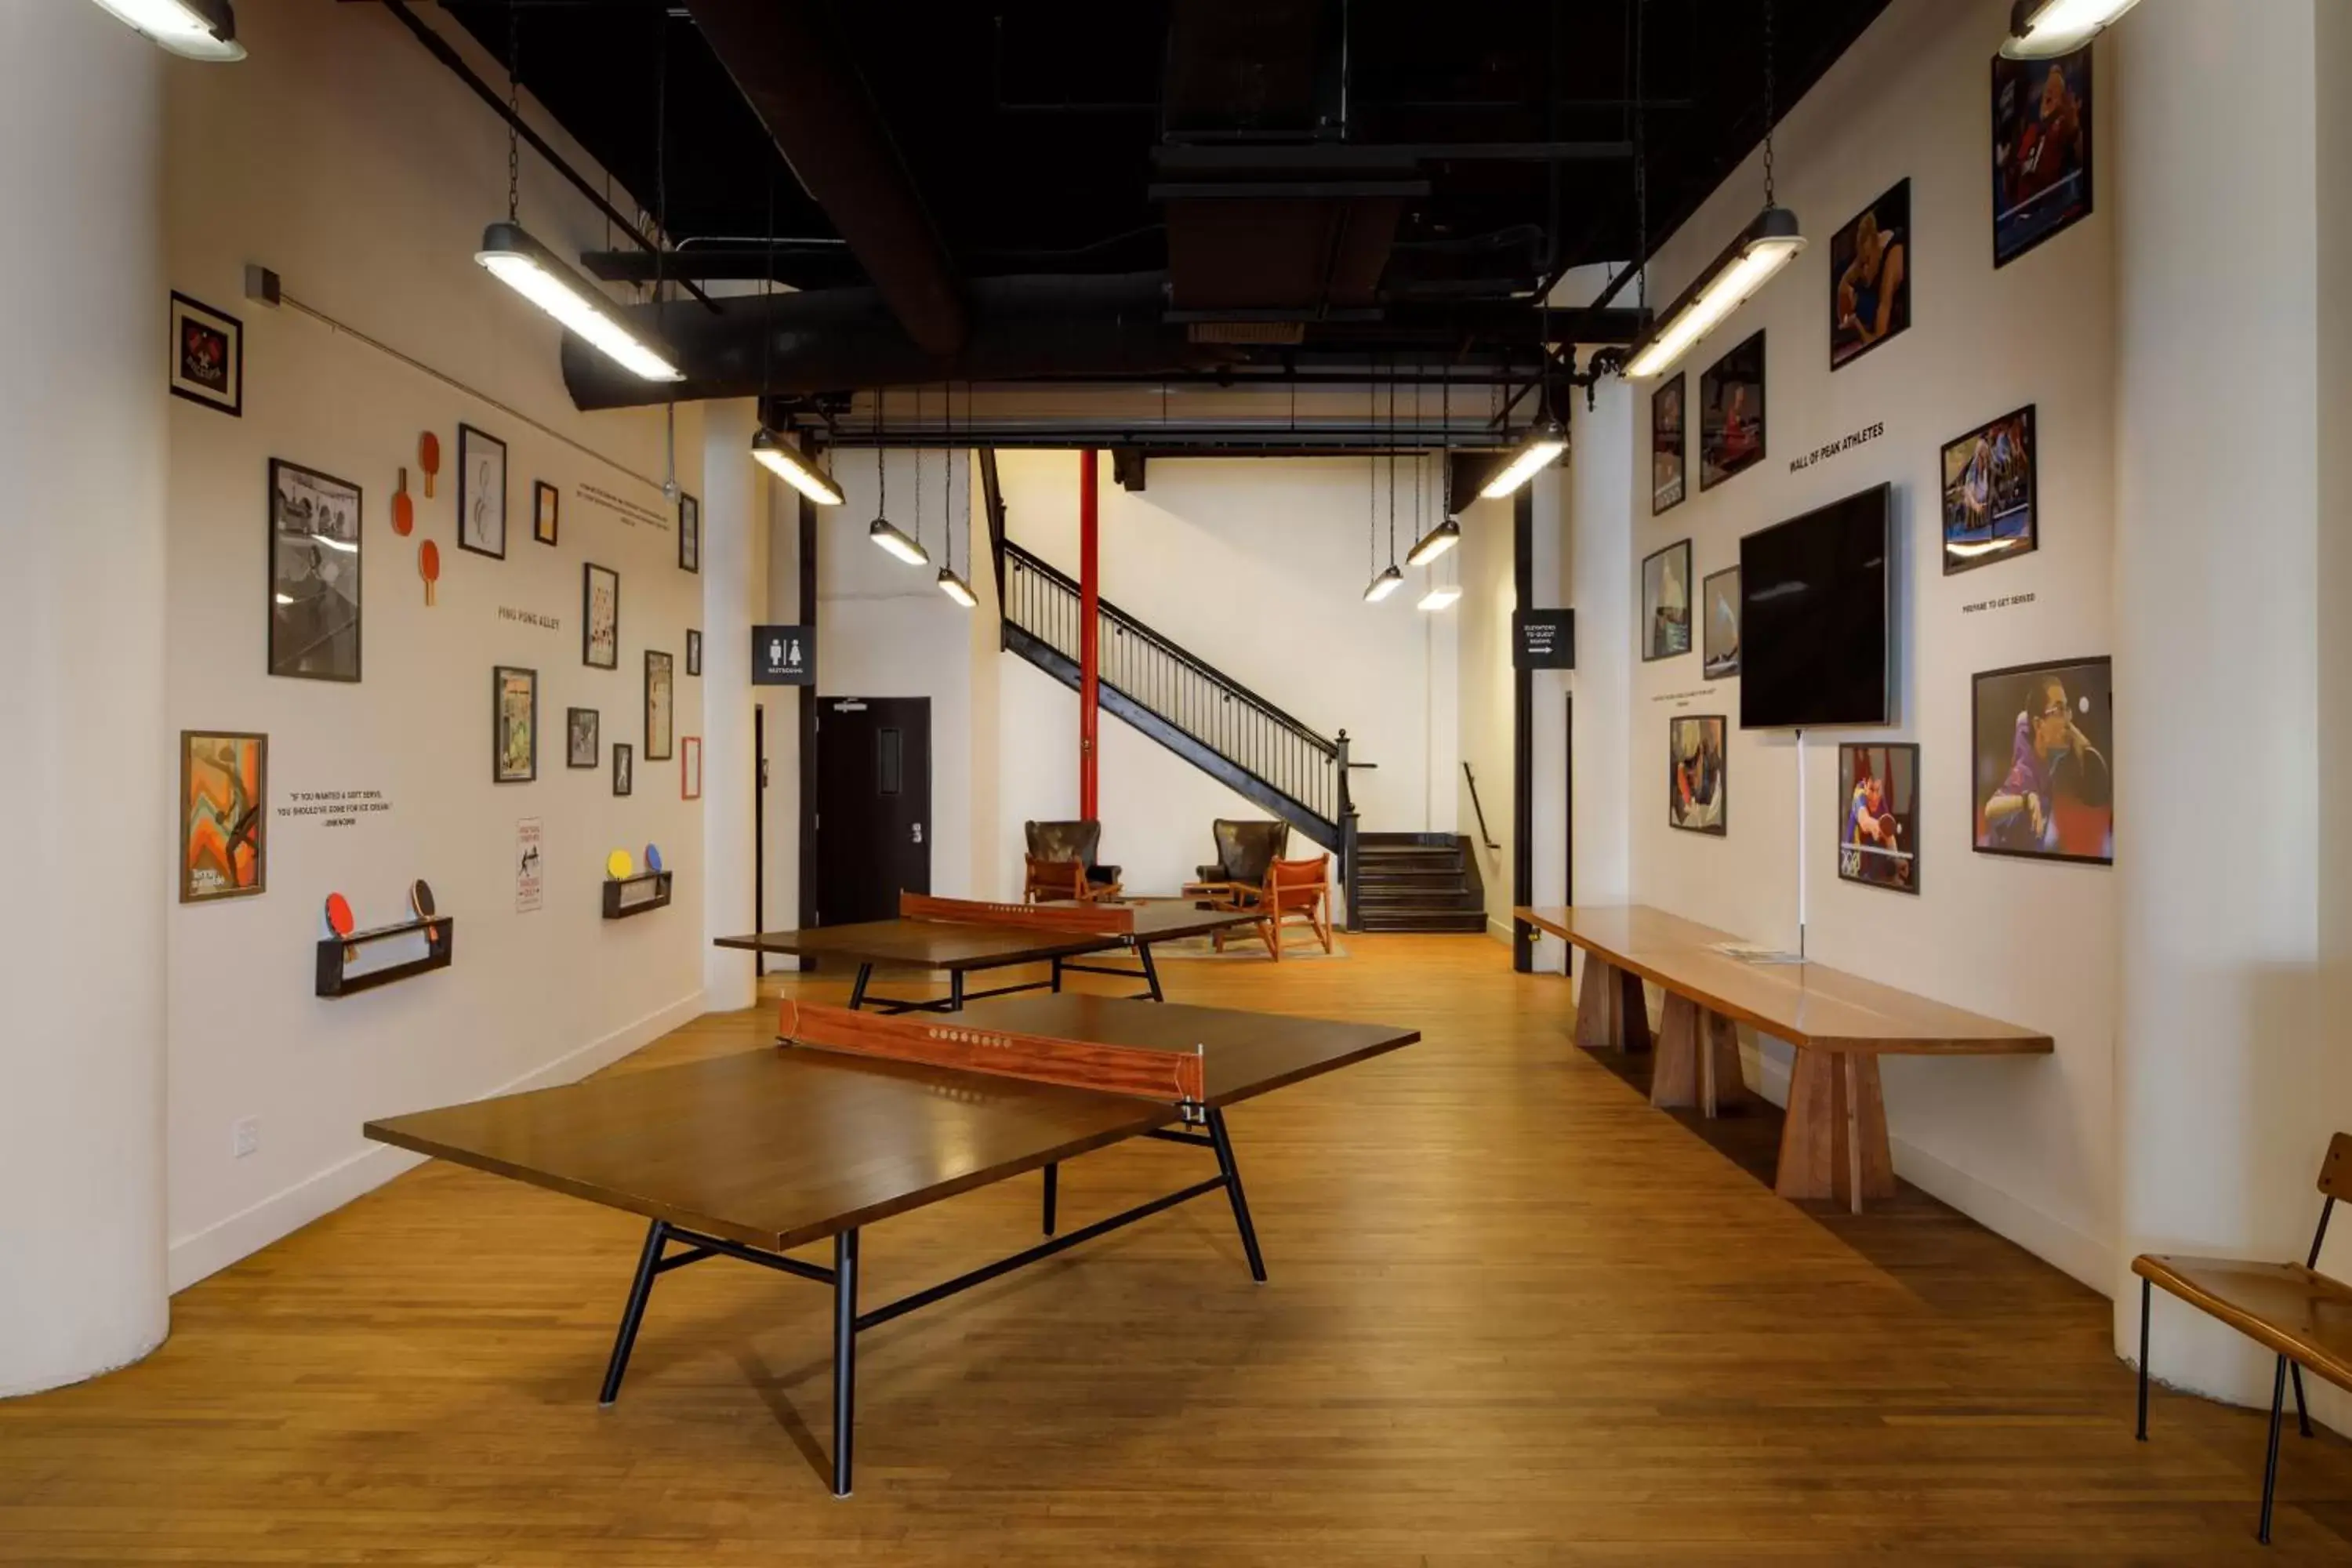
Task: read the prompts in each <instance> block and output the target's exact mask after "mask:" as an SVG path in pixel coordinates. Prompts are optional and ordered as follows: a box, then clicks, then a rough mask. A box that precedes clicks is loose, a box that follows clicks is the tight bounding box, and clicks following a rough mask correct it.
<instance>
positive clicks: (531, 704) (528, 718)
mask: <svg viewBox="0 0 2352 1568" xmlns="http://www.w3.org/2000/svg"><path fill="white" fill-rule="evenodd" d="M537 777H539V671H537V670H535V669H518V668H515V667H514V666H512V665H507V664H502V665H499V666H498V667H497V668H494V669H492V670H491V671H490V779H491V782H492V783H494V784H529V783H530V781H531V780H533V779H535V778H537Z"/></svg>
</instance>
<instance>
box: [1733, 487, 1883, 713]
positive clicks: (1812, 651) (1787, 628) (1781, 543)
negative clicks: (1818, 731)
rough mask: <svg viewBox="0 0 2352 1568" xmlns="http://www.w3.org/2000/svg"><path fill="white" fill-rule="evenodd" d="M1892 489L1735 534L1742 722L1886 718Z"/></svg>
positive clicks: (1866, 492)
mask: <svg viewBox="0 0 2352 1568" xmlns="http://www.w3.org/2000/svg"><path fill="white" fill-rule="evenodd" d="M1888 495H1889V491H1888V488H1887V487H1886V486H1885V485H1879V486H1877V487H1875V488H1874V489H1866V490H1864V491H1862V492H1861V493H1860V494H1859V495H1851V496H1848V497H1846V498H1845V499H1844V500H1841V501H1832V502H1831V503H1830V504H1829V505H1828V506H1825V507H1822V508H1821V509H1820V510H1816V511H1809V512H1807V513H1805V514H1804V515H1803V516H1802V517H1795V518H1790V520H1789V521H1786V522H1784V523H1780V524H1779V525H1778V526H1776V527H1772V528H1768V529H1765V530H1763V531H1760V532H1757V533H1751V534H1749V535H1748V537H1747V538H1745V539H1743V540H1741V541H1740V542H1739V658H1740V667H1739V724H1740V728H1742V729H1745V730H1775V729H1793V728H1802V727H1807V726H1811V725H1815V724H1884V723H1885V722H1887V720H1888V708H1889V706H1890V705H1889V703H1888V700H1887V692H1886V624H1887V599H1886V587H1887V584H1886V511H1887V500H1888Z"/></svg>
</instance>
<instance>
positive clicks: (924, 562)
mask: <svg viewBox="0 0 2352 1568" xmlns="http://www.w3.org/2000/svg"><path fill="white" fill-rule="evenodd" d="M889 408H890V399H889V395H887V393H885V392H883V391H882V390H881V389H880V388H879V387H877V388H876V389H875V392H874V510H875V513H876V516H875V519H874V522H873V525H872V526H871V527H869V528H867V529H866V538H868V539H870V540H872V541H873V542H875V543H877V544H878V545H880V546H881V547H882V548H883V549H885V550H887V551H888V552H890V553H891V554H893V555H895V556H897V557H898V559H899V560H901V561H903V562H905V563H907V564H908V565H909V566H928V565H929V564H930V563H931V556H930V552H929V551H927V550H925V549H924V548H923V547H922V545H921V544H920V543H919V542H916V541H914V540H912V539H909V538H908V537H907V534H906V531H905V530H903V529H901V528H899V527H898V524H896V523H894V522H892V521H890V520H889V519H888V518H887V517H884V516H882V515H880V514H881V513H883V512H886V511H887V510H889V500H890V468H889V454H888V450H887V448H886V447H884V446H883V443H882V436H883V432H884V431H885V430H886V429H887V427H888V419H887V415H888V413H889Z"/></svg>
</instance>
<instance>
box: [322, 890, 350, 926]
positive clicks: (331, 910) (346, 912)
mask: <svg viewBox="0 0 2352 1568" xmlns="http://www.w3.org/2000/svg"><path fill="white" fill-rule="evenodd" d="M327 929H328V930H329V931H333V932H334V933H335V934H336V935H337V936H349V935H351V934H352V904H351V900H349V899H346V898H344V897H343V896H342V894H341V893H329V894H328V895H327Z"/></svg>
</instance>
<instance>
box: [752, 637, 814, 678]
mask: <svg viewBox="0 0 2352 1568" xmlns="http://www.w3.org/2000/svg"><path fill="white" fill-rule="evenodd" d="M751 684H752V685H754V686H814V685H815V684H816V628H815V627H814V626H753V627H752V628H751Z"/></svg>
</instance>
